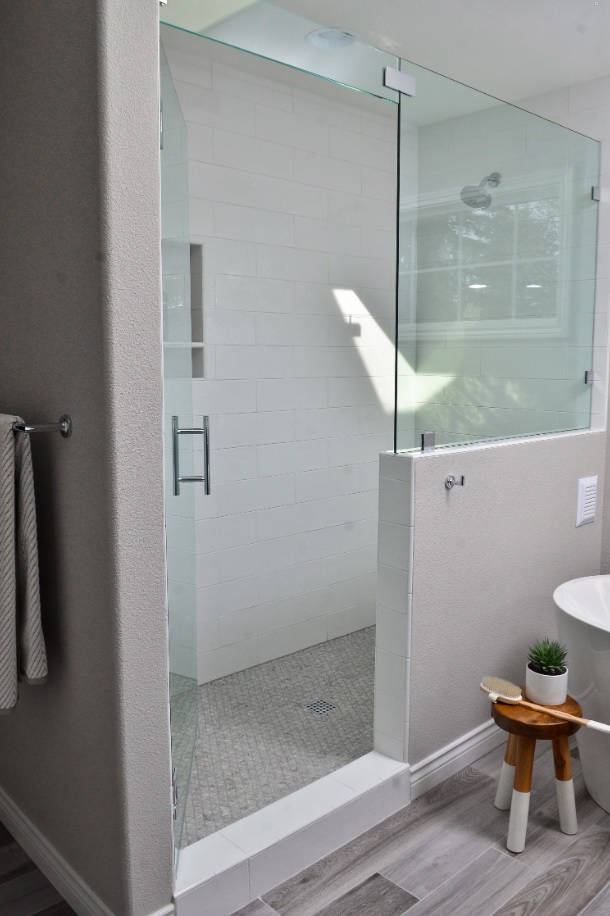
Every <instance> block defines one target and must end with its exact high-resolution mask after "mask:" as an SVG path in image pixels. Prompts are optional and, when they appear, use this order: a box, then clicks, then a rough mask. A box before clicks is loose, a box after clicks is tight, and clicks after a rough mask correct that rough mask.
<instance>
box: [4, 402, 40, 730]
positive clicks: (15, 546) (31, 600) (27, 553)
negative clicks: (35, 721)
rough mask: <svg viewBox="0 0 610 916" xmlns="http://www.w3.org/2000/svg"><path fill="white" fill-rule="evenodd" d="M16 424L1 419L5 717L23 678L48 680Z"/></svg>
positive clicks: (26, 463) (27, 479) (25, 442)
mask: <svg viewBox="0 0 610 916" xmlns="http://www.w3.org/2000/svg"><path fill="white" fill-rule="evenodd" d="M15 421H17V422H22V421H21V420H20V418H19V417H14V416H7V415H4V414H0V713H1V712H7V711H8V710H10V709H12V708H13V706H15V704H16V702H17V682H18V680H19V679H21V680H23V681H25V682H27V683H31V684H39V683H44V681H45V680H46V677H47V654H46V649H45V643H44V636H43V633H42V625H41V620H40V590H39V584H38V539H37V534H36V504H35V501H34V477H33V473H32V456H31V451H30V437H29V436H28V435H27V434H25V433H14V432H13V423H14V422H15Z"/></svg>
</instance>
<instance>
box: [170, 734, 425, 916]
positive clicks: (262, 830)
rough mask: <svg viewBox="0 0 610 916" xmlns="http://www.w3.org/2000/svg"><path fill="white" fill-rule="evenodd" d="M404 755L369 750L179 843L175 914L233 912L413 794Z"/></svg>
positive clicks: (219, 915) (214, 915)
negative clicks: (207, 832)
mask: <svg viewBox="0 0 610 916" xmlns="http://www.w3.org/2000/svg"><path fill="white" fill-rule="evenodd" d="M410 785H411V773H410V767H409V765H408V764H406V763H402V762H400V761H397V760H392V759H391V758H389V757H386V756H384V755H383V754H379V753H377V752H376V751H372V752H371V753H369V754H365V755H364V756H363V757H360V758H359V759H358V760H354V761H352V762H351V763H349V764H347V765H346V766H344V767H341V768H340V769H338V770H336V771H335V772H334V773H332V774H330V775H328V776H324V777H322V778H321V779H318V780H317V781H316V782H314V783H311V784H310V785H307V786H304V787H303V788H302V789H299V790H298V791H296V792H293V793H292V794H290V795H287V796H286V797H284V798H281V799H279V801H276V802H273V803H272V804H271V805H268V806H267V807H266V808H263V809H262V810H260V811H256V812H255V813H254V814H251V815H249V816H247V817H245V818H242V819H241V820H239V821H237V822H235V823H233V824H230V825H229V826H227V827H224V828H223V829H222V830H220V831H218V832H217V833H213V834H211V835H210V836H207V837H205V838H204V839H202V840H198V841H197V842H196V843H193V844H192V845H190V846H187V847H185V848H184V849H182V850H181V851H180V855H179V858H178V866H177V873H176V889H175V903H176V916H196V914H199V913H201V912H205V913H206V916H230V914H231V913H234V912H235V911H236V910H238V909H240V908H241V907H243V906H246V905H247V904H248V903H249V902H250V901H252V900H255V899H256V898H257V897H260V896H261V894H264V893H266V892H267V891H269V890H271V889H272V888H273V887H275V886H276V885H278V884H280V883H281V882H282V881H285V880H286V879H287V878H289V877H291V876H292V875H294V874H296V873H297V872H299V871H300V870H301V869H302V868H305V867H307V866H308V865H311V864H313V863H314V862H316V861H317V860H318V859H320V858H321V857H322V856H325V855H328V853H330V852H332V851H333V850H335V849H338V848H339V846H342V845H343V844H344V843H347V842H349V840H352V839H354V838H355V837H356V836H359V835H360V834H361V833H363V832H364V831H366V830H368V829H370V828H371V827H373V826H375V824H378V823H380V822H381V821H382V820H385V818H387V817H389V816H390V815H391V814H394V813H395V812H396V811H398V810H400V808H403V807H404V806H405V805H407V804H408V803H409V801H410Z"/></svg>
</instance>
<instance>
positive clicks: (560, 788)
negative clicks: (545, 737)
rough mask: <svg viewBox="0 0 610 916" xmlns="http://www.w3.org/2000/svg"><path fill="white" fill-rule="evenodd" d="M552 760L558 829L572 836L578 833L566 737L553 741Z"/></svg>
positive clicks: (570, 763) (568, 747) (568, 746)
mask: <svg viewBox="0 0 610 916" xmlns="http://www.w3.org/2000/svg"><path fill="white" fill-rule="evenodd" d="M553 760H554V762H555V786H556V788H557V807H558V808H559V827H560V829H561V831H562V833H567V834H569V835H573V834H574V833H577V832H578V823H577V820H576V802H575V800H574V782H573V780H572V762H571V760H570V745H569V742H568V739H567V738H566V737H564V738H554V739H553Z"/></svg>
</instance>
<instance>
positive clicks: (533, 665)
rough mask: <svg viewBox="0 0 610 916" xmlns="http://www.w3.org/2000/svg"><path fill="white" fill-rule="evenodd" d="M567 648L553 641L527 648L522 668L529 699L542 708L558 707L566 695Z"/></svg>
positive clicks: (535, 643)
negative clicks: (525, 665) (525, 663)
mask: <svg viewBox="0 0 610 916" xmlns="http://www.w3.org/2000/svg"><path fill="white" fill-rule="evenodd" d="M566 655H567V649H566V647H565V646H562V645H561V644H560V643H559V642H557V640H556V639H547V638H545V639H538V640H536V642H533V643H532V644H531V646H530V647H529V656H528V657H529V661H528V664H527V668H526V669H525V692H526V694H527V698H528V700H531V701H532V702H533V703H540V704H541V705H543V706H561V704H562V703H565V701H566V696H567V695H568V669H567V668H566V665H565V659H566Z"/></svg>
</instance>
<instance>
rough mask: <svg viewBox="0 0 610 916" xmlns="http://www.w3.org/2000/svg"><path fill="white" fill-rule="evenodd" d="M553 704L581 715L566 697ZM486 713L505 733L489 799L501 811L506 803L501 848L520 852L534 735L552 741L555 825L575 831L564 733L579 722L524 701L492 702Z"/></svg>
mask: <svg viewBox="0 0 610 916" xmlns="http://www.w3.org/2000/svg"><path fill="white" fill-rule="evenodd" d="M555 708H556V709H559V710H561V711H562V712H569V713H571V715H573V716H582V709H581V708H580V706H579V704H578V703H577V702H576V700H574V699H572V697H568V698H567V699H566V701H565V703H563V705H562V706H557V707H555ZM491 713H492V716H493V718H494V722H495V723H496V725H499V726H500V728H503V729H504V731H505V732H508V733H509V735H508V744H507V745H506V753H505V755H504V762H503V764H502V772H501V774H500V782H499V784H498V791H497V792H496V800H495V802H494V804H495V806H496V808H499V809H500V810H501V811H508V809H509V808H510V821H509V825H508V838H507V840H506V848H507V849H509V850H510V851H511V852H523V850H524V849H525V834H526V832H527V816H528V812H529V804H530V791H531V788H532V770H533V768H534V752H535V750H536V741H540V740H542V741H552V742H553V760H554V763H555V786H556V788H557V804H558V807H559V826H560V828H561V831H562V832H563V833H568V834H574V833H576V831H577V829H578V828H577V825H576V805H575V802H574V783H573V781H572V764H571V762H570V746H569V743H568V737H569V736H570V735H573V734H574V733H575V732H577V731H578V729H579V728H580V725H579V724H578V723H577V722H563V721H562V720H561V719H554V718H553V717H552V716H549V715H547V714H546V713H541V712H535V711H534V710H533V709H528V708H527V707H526V706H510V705H509V704H508V703H492V704H491Z"/></svg>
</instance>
